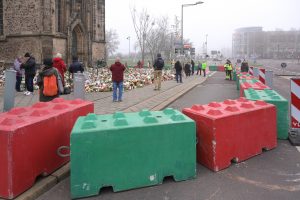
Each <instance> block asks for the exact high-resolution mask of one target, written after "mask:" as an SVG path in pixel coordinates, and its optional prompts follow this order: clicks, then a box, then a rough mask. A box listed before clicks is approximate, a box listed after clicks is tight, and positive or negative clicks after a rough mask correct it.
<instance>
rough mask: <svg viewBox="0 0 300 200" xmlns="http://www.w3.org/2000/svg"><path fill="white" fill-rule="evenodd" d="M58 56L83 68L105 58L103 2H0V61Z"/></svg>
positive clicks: (59, 0) (16, 0)
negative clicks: (27, 53)
mask: <svg viewBox="0 0 300 200" xmlns="http://www.w3.org/2000/svg"><path fill="white" fill-rule="evenodd" d="M25 52H30V53H31V54H32V55H33V56H34V57H35V58H36V60H37V63H41V62H42V60H43V58H45V57H51V56H53V55H55V54H56V53H61V54H62V55H63V58H64V59H65V60H66V62H67V63H68V64H70V62H71V61H72V57H73V56H78V57H79V60H80V61H82V62H83V63H84V64H85V65H86V66H87V65H92V64H94V63H95V62H96V60H98V59H101V58H104V57H105V55H104V54H105V0H0V60H5V62H7V63H11V62H13V60H14V59H15V58H16V56H18V55H22V56H23V55H24V53H25Z"/></svg>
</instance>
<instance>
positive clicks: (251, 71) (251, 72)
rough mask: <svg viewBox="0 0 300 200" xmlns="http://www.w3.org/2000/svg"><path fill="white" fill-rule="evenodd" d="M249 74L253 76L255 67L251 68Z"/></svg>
mask: <svg viewBox="0 0 300 200" xmlns="http://www.w3.org/2000/svg"><path fill="white" fill-rule="evenodd" d="M249 74H250V75H252V76H253V67H249Z"/></svg>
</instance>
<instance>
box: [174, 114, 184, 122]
mask: <svg viewBox="0 0 300 200" xmlns="http://www.w3.org/2000/svg"><path fill="white" fill-rule="evenodd" d="M171 119H172V120H173V121H175V122H178V121H183V120H185V118H184V116H182V115H180V114H179V115H172V117H171Z"/></svg>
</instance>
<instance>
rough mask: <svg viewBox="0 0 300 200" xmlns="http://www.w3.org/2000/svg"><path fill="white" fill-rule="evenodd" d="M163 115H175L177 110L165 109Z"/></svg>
mask: <svg viewBox="0 0 300 200" xmlns="http://www.w3.org/2000/svg"><path fill="white" fill-rule="evenodd" d="M163 113H164V114H166V115H173V114H174V113H175V110H174V109H173V108H166V109H164V111H163Z"/></svg>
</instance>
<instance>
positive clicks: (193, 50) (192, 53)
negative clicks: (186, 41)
mask: <svg viewBox="0 0 300 200" xmlns="http://www.w3.org/2000/svg"><path fill="white" fill-rule="evenodd" d="M191 55H192V56H194V55H195V48H191Z"/></svg>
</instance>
